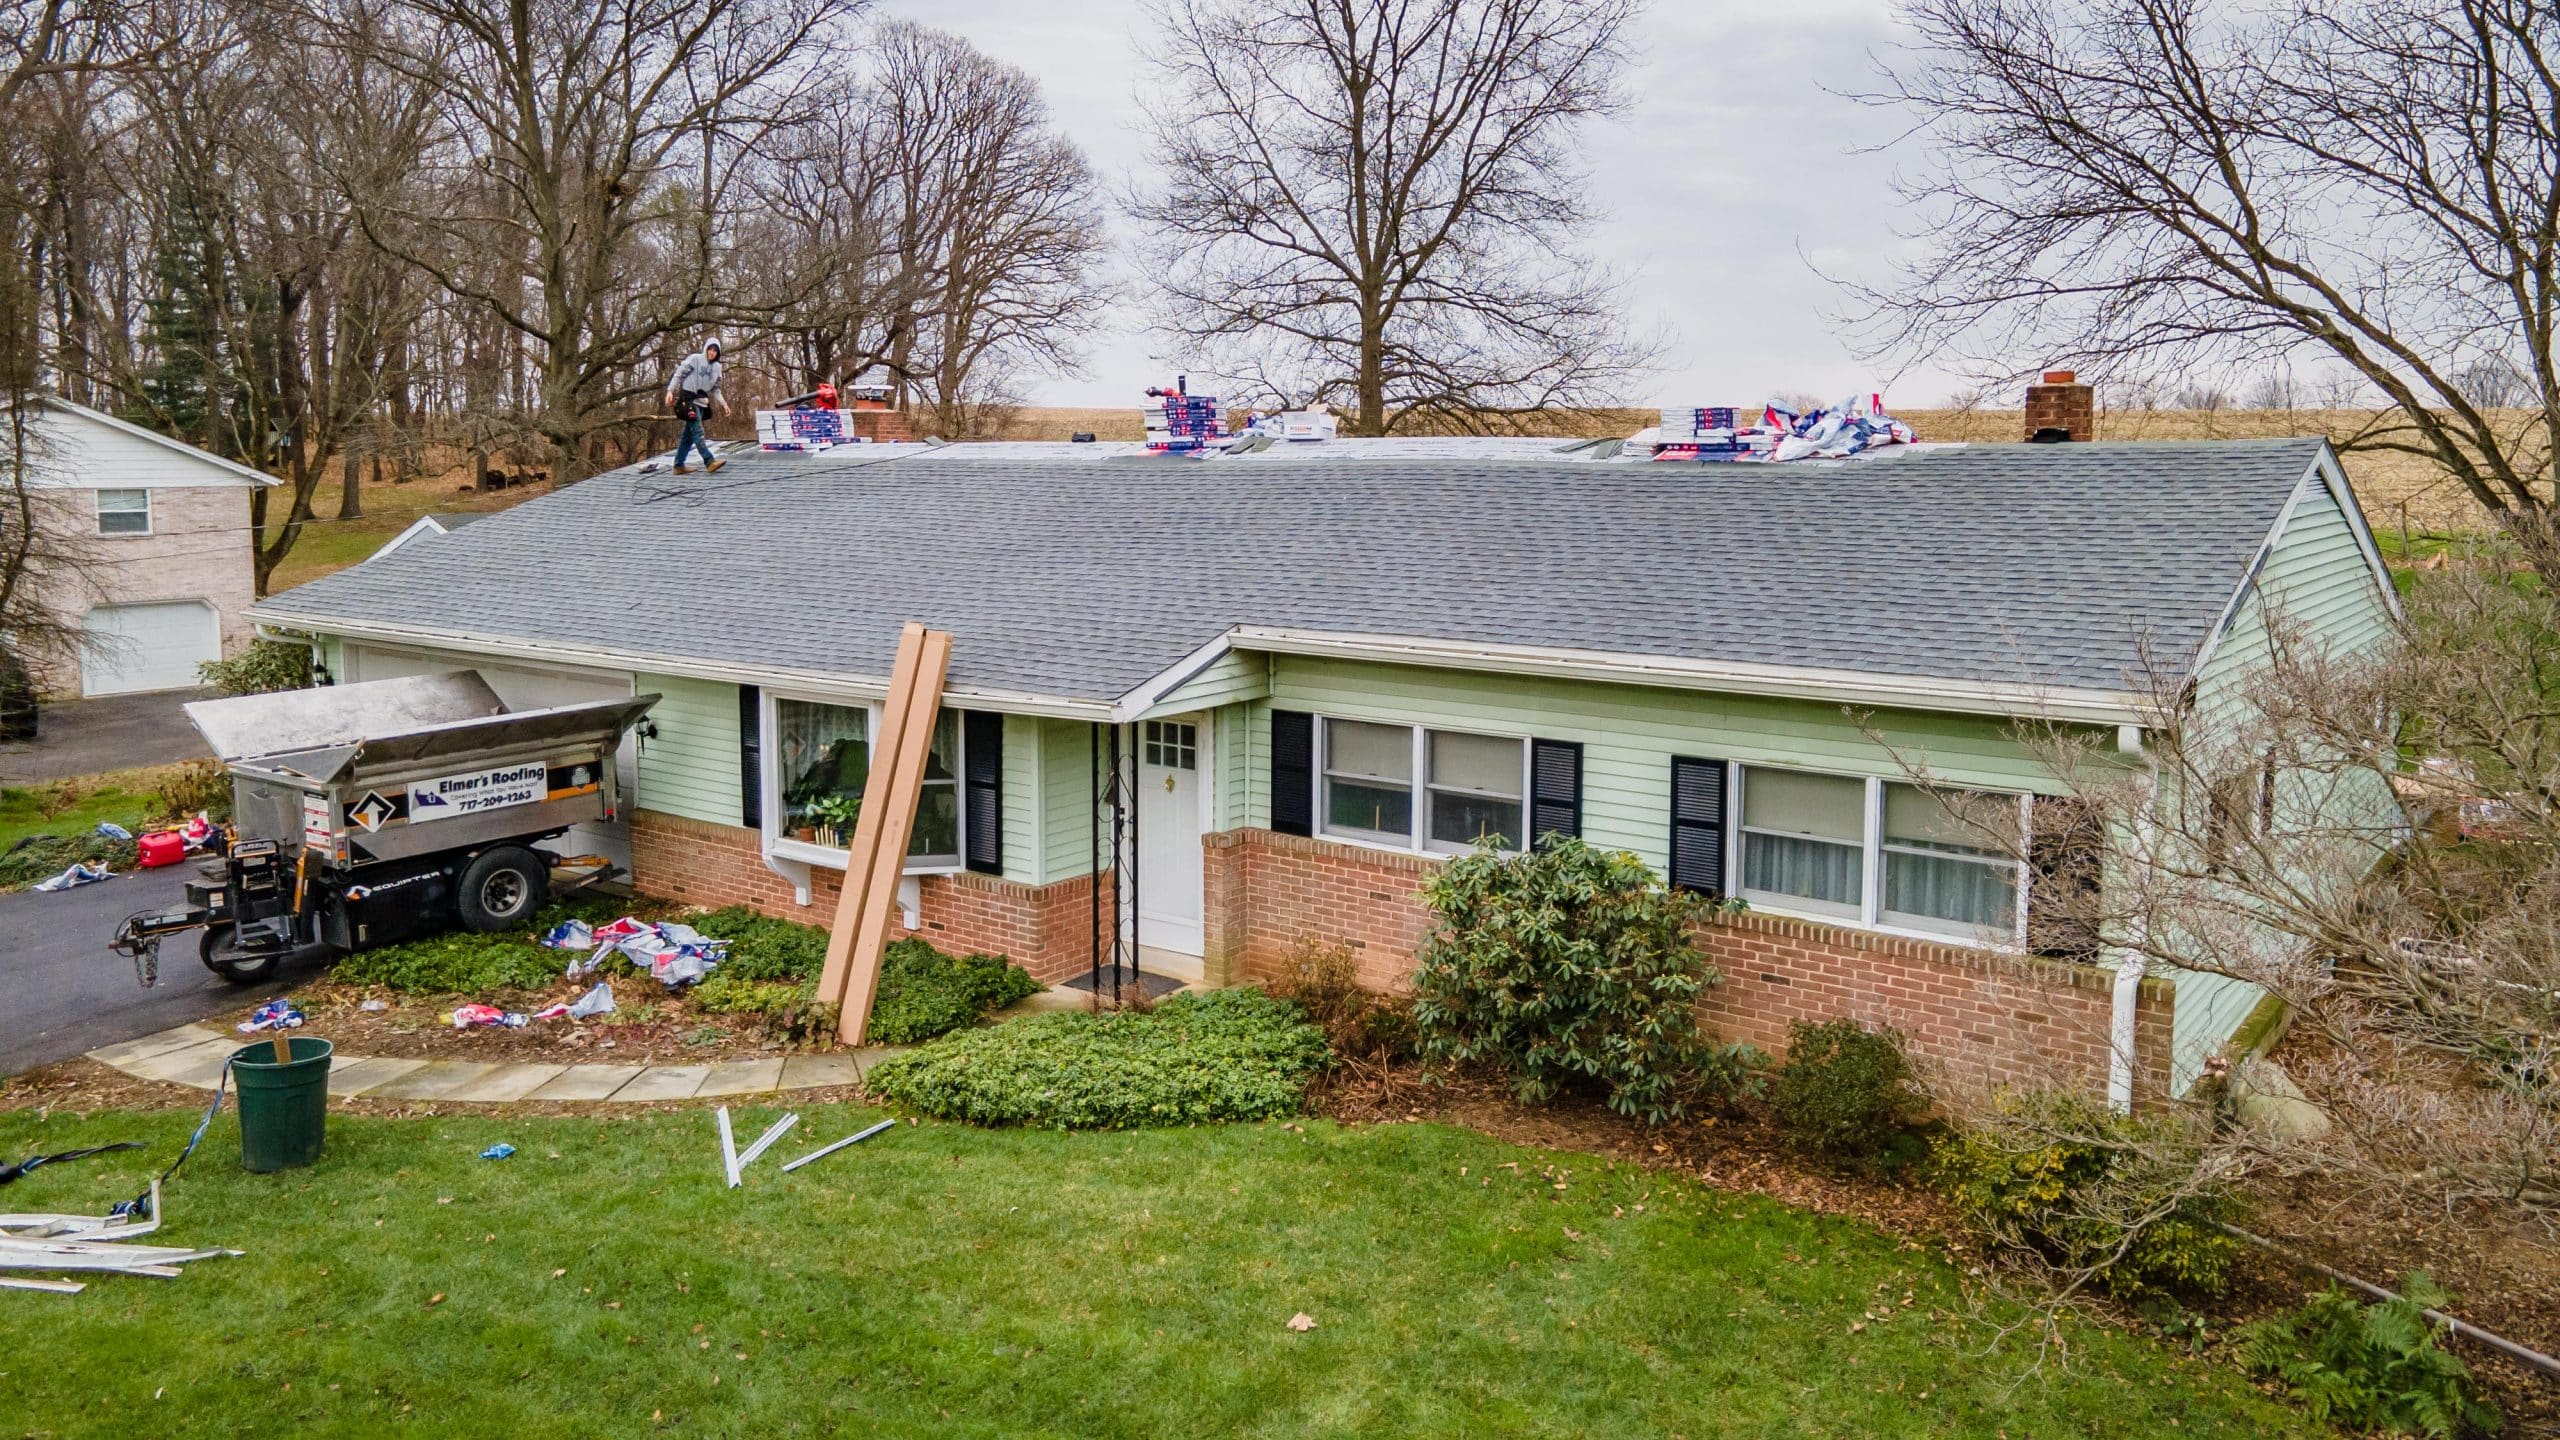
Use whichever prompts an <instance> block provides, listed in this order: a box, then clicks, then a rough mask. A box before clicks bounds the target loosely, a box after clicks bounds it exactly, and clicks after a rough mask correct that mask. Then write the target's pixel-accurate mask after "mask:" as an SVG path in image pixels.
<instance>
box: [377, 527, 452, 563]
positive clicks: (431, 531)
mask: <svg viewBox="0 0 2560 1440" xmlns="http://www.w3.org/2000/svg"><path fill="white" fill-rule="evenodd" d="M445 533H446V531H445V528H444V527H443V526H442V525H439V524H437V523H436V517H434V516H433V515H421V516H419V517H418V518H417V519H415V520H412V521H410V522H409V528H408V529H406V530H403V531H401V532H400V533H399V534H397V535H394V536H392V537H391V538H390V539H388V540H385V541H383V542H382V548H381V549H379V550H376V551H374V552H373V553H372V554H370V555H367V556H366V557H364V558H365V559H366V560H379V559H381V558H382V557H383V556H385V555H388V554H390V553H391V552H392V551H394V550H397V549H399V548H400V547H401V546H403V545H406V544H408V543H409V542H410V541H412V540H415V539H417V538H418V537H419V536H421V535H442V534H445ZM357 563H359V564H361V563H363V562H362V561H359V562H357Z"/></svg>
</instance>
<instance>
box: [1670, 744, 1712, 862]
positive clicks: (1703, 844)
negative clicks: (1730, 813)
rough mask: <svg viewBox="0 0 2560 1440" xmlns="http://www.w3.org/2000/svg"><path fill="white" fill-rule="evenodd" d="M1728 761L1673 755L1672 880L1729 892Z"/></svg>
mask: <svg viewBox="0 0 2560 1440" xmlns="http://www.w3.org/2000/svg"><path fill="white" fill-rule="evenodd" d="M1724 780H1725V762H1724V761H1722V760H1697V759H1692V758H1690V757H1688V756H1685V755H1674V756H1672V757H1671V883H1672V884H1673V885H1676V886H1678V887H1679V888H1681V889H1683V890H1695V891H1697V892H1699V893H1700V894H1704V895H1722V894H1723V893H1724V802H1725V783H1724Z"/></svg>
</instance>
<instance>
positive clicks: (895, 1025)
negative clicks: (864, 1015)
mask: <svg viewBox="0 0 2560 1440" xmlns="http://www.w3.org/2000/svg"><path fill="white" fill-rule="evenodd" d="M1040 989H1041V985H1040V982H1039V981H1037V980H1034V979H1032V978H1031V976H1030V975H1029V974H1028V973H1026V972H1025V971H1024V970H1023V969H1022V967H1021V966H1019V965H1015V964H1012V963H1010V962H1009V961H1007V960H1006V959H1005V958H1004V957H1003V956H1001V955H945V954H943V953H942V952H941V951H939V950H936V949H934V948H933V947H932V946H930V945H927V944H926V943H924V942H923V941H921V940H901V941H899V942H898V943H896V944H894V945H892V946H890V947H889V948H888V951H887V953H886V954H884V955H883V956H882V957H881V960H880V990H879V993H878V995H877V996H876V997H875V998H874V999H873V1000H872V1002H871V1027H870V1032H869V1033H870V1038H871V1040H872V1041H873V1042H874V1043H876V1044H881V1045H914V1044H917V1043H920V1042H922V1041H926V1040H930V1039H932V1038H934V1037H935V1036H937V1035H947V1034H949V1033H951V1032H952V1031H954V1030H957V1029H959V1028H961V1027H962V1026H964V1025H975V1024H977V1023H978V1022H979V1021H980V1020H983V1019H985V1018H986V1017H987V1016H989V1015H992V1014H994V1013H995V1012H996V1011H998V1010H1001V1009H1003V1008H1004V1007H1006V1006H1007V1005H1011V1004H1013V1003H1014V1002H1015V1001H1017V1000H1021V999H1024V998H1026V997H1029V996H1032V995H1037V994H1039V993H1040Z"/></svg>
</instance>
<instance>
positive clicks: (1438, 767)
mask: <svg viewBox="0 0 2560 1440" xmlns="http://www.w3.org/2000/svg"><path fill="white" fill-rule="evenodd" d="M1423 744H1424V747H1425V750H1426V752H1427V756H1428V760H1429V764H1430V770H1429V774H1430V784H1429V785H1428V786H1427V787H1426V789H1425V808H1426V809H1427V810H1428V812H1429V821H1428V823H1427V824H1426V825H1425V827H1424V838H1423V848H1424V849H1427V850H1436V851H1439V852H1440V853H1442V854H1444V855H1463V854H1465V853H1466V852H1468V851H1469V850H1472V849H1474V848H1475V847H1476V845H1477V843H1478V842H1479V841H1483V840H1492V841H1494V842H1495V843H1496V844H1498V845H1500V846H1501V847H1502V848H1503V849H1505V850H1517V849H1519V848H1520V833H1521V811H1522V809H1523V808H1524V805H1523V802H1524V799H1525V797H1526V795H1527V793H1528V790H1527V780H1528V777H1527V774H1526V772H1525V771H1524V770H1523V769H1522V761H1521V756H1522V744H1523V742H1521V741H1518V740H1506V739H1502V738H1500V737H1498V736H1492V735H1460V734H1456V733H1454V732H1451V731H1446V730H1426V731H1424V732H1423Z"/></svg>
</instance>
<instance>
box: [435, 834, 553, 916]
mask: <svg viewBox="0 0 2560 1440" xmlns="http://www.w3.org/2000/svg"><path fill="white" fill-rule="evenodd" d="M550 890H551V867H550V866H549V865H546V864H544V863H543V860H542V857H541V856H539V855H536V854H535V853H533V852H532V851H530V850H527V849H525V848H524V847H523V846H521V845H501V846H499V847H498V848H497V849H495V850H484V851H482V852H480V854H479V855H477V856H475V857H474V858H473V859H472V861H471V863H470V864H469V865H467V866H465V867H463V871H462V884H461V886H460V887H459V893H458V894H456V895H455V896H454V905H455V908H457V909H459V910H460V911H461V912H462V925H463V928H464V929H466V930H476V931H479V932H480V933H481V934H483V935H486V934H488V933H490V932H491V931H494V930H505V929H509V928H511V927H513V926H517V925H521V924H523V923H525V922H526V921H528V920H531V919H532V918H533V912H535V911H536V910H539V909H541V908H542V902H543V901H544V900H545V899H546V898H548V896H549V894H550Z"/></svg>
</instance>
